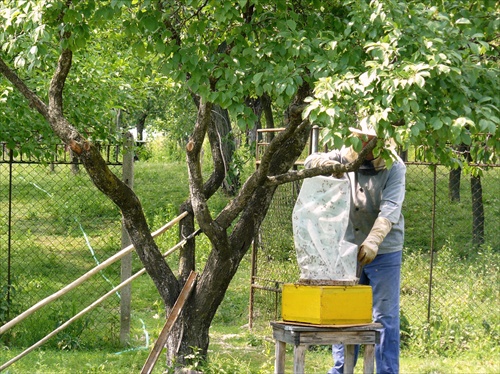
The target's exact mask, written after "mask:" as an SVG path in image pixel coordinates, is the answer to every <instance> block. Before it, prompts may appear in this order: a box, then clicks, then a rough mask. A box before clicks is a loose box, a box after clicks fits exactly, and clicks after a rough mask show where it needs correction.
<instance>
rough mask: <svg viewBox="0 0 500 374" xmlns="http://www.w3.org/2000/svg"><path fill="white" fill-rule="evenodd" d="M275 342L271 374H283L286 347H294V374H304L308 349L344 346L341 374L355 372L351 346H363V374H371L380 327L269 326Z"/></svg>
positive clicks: (280, 324) (293, 324)
mask: <svg viewBox="0 0 500 374" xmlns="http://www.w3.org/2000/svg"><path fill="white" fill-rule="evenodd" d="M271 326H272V328H273V338H274V340H275V344H276V346H275V363H274V373H275V374H284V373H285V351H286V344H287V343H288V344H293V345H294V348H293V373H294V374H304V373H305V370H304V369H305V358H306V351H307V347H308V346H309V345H332V344H344V345H345V349H344V373H345V374H351V373H353V371H354V346H355V345H356V344H363V345H364V346H365V351H364V362H363V373H365V374H368V373H370V374H371V373H373V372H374V368H375V364H374V358H375V344H378V343H379V342H380V329H382V325H381V324H380V323H368V324H362V325H338V326H337V325H310V324H300V323H293V322H283V321H275V322H271Z"/></svg>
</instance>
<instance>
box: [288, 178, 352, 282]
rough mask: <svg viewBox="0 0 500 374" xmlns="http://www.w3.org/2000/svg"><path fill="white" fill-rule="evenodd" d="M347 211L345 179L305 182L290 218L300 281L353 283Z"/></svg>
mask: <svg viewBox="0 0 500 374" xmlns="http://www.w3.org/2000/svg"><path fill="white" fill-rule="evenodd" d="M349 208H350V187H349V180H348V179H347V177H343V178H334V177H324V176H318V177H314V178H308V179H306V180H304V183H303V184H302V188H301V190H300V193H299V196H298V198H297V201H296V203H295V206H294V209H293V215H292V223H293V234H294V243H295V251H296V254H297V262H298V264H299V267H300V278H301V279H311V280H355V279H356V256H357V249H358V248H357V245H355V244H353V243H351V242H348V241H346V240H345V234H346V230H347V226H348V224H349Z"/></svg>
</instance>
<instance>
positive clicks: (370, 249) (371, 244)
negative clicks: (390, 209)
mask: <svg viewBox="0 0 500 374" xmlns="http://www.w3.org/2000/svg"><path fill="white" fill-rule="evenodd" d="M391 228H392V223H391V221H389V220H388V219H387V218H384V217H378V218H377V219H376V220H375V223H374V224H373V227H372V229H371V230H370V233H369V234H368V236H367V237H366V239H365V240H364V242H363V243H362V244H361V245H360V246H359V252H358V262H359V263H360V265H366V264H369V263H370V262H372V261H373V260H374V259H375V256H376V255H377V252H378V246H379V245H380V244H381V243H382V241H383V240H384V238H385V237H386V236H387V234H388V233H389V231H391Z"/></svg>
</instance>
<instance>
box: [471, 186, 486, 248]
mask: <svg viewBox="0 0 500 374" xmlns="http://www.w3.org/2000/svg"><path fill="white" fill-rule="evenodd" d="M470 189H471V197H472V243H473V244H474V245H475V246H480V245H481V244H484V205H483V187H482V185H481V177H479V176H471V179H470Z"/></svg>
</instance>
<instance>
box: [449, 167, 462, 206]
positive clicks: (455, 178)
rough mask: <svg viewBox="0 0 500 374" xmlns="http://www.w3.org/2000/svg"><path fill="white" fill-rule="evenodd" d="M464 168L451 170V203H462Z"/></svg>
mask: <svg viewBox="0 0 500 374" xmlns="http://www.w3.org/2000/svg"><path fill="white" fill-rule="evenodd" d="M461 175H462V168H460V167H459V168H457V169H452V170H450V175H449V179H448V196H449V198H450V201H451V202H457V203H458V202H460V177H461Z"/></svg>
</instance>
